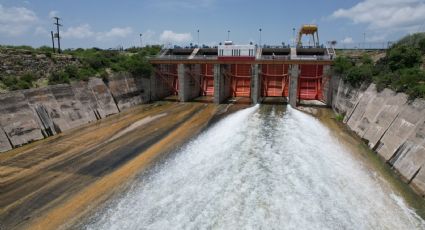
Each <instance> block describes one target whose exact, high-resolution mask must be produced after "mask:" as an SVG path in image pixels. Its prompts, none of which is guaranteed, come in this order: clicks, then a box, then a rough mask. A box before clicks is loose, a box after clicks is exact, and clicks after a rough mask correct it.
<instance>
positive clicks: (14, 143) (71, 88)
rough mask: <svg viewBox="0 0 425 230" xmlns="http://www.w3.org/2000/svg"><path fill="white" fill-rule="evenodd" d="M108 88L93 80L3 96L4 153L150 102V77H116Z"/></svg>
mask: <svg viewBox="0 0 425 230" xmlns="http://www.w3.org/2000/svg"><path fill="white" fill-rule="evenodd" d="M108 85H109V87H110V88H108V86H107V85H106V84H105V83H104V82H103V81H102V80H101V79H97V78H90V79H89V81H88V82H74V83H72V84H71V85H67V84H61V85H54V86H48V87H44V88H37V89H29V90H21V91H15V92H10V93H6V94H0V152H5V151H8V150H10V149H12V147H13V148H15V147H18V146H21V145H24V144H27V143H30V142H32V141H35V140H41V139H43V138H45V137H48V136H52V135H55V134H58V133H60V132H63V131H65V130H69V129H72V128H76V127H78V126H81V125H84V124H87V123H89V122H93V121H96V120H99V119H102V118H105V117H107V116H109V115H112V114H116V113H119V109H126V108H129V107H132V106H135V105H138V104H141V103H146V102H148V101H150V94H151V93H150V90H151V80H150V78H148V79H146V78H134V77H132V76H131V75H129V74H120V75H115V76H112V77H111V80H110V81H109V84H108ZM111 92H112V93H111ZM118 108H119V109H118Z"/></svg>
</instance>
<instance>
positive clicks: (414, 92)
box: [334, 33, 425, 99]
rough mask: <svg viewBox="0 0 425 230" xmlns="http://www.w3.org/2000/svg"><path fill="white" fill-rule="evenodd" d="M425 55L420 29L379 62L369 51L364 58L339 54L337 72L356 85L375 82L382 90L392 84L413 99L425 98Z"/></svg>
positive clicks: (389, 50)
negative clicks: (424, 67)
mask: <svg viewBox="0 0 425 230" xmlns="http://www.w3.org/2000/svg"><path fill="white" fill-rule="evenodd" d="M424 56H425V33H419V34H414V35H409V36H406V37H405V38H403V39H401V40H400V41H399V42H398V43H396V44H394V45H393V46H392V47H391V48H390V49H388V50H387V52H386V56H385V57H384V58H381V59H380V60H378V61H377V62H376V63H374V62H373V60H372V59H371V58H370V57H369V56H368V55H367V54H364V55H363V57H362V58H360V59H352V58H349V57H345V56H339V57H337V58H336V60H335V63H334V72H335V73H337V74H340V75H341V76H342V78H343V80H344V81H345V82H346V83H349V84H350V85H351V86H353V87H356V88H358V87H360V85H362V84H363V83H371V82H373V83H375V84H376V86H377V89H378V91H381V90H383V89H384V88H390V89H392V90H394V91H396V92H404V93H406V94H408V95H409V98H410V99H415V98H425V71H424V69H423V64H424V63H423V57H424Z"/></svg>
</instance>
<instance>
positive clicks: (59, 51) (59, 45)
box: [53, 17, 62, 53]
mask: <svg viewBox="0 0 425 230" xmlns="http://www.w3.org/2000/svg"><path fill="white" fill-rule="evenodd" d="M53 19H55V20H56V22H55V23H53V25H56V34H55V37H56V38H57V39H58V53H61V37H60V33H59V27H60V26H62V25H61V24H59V20H60V18H58V17H53Z"/></svg>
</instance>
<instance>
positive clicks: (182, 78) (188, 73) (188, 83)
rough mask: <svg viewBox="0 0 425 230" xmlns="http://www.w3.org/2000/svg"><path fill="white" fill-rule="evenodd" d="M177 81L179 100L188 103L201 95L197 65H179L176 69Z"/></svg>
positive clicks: (199, 71)
mask: <svg viewBox="0 0 425 230" xmlns="http://www.w3.org/2000/svg"><path fill="white" fill-rule="evenodd" d="M177 74H178V80H179V99H180V101H181V102H188V101H190V100H192V99H194V98H196V97H199V96H200V94H201V83H200V82H201V78H200V77H201V66H200V65H199V64H192V65H187V64H179V65H178V67H177Z"/></svg>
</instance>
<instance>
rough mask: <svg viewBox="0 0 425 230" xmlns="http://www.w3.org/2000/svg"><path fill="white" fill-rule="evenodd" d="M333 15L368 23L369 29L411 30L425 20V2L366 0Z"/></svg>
mask: <svg viewBox="0 0 425 230" xmlns="http://www.w3.org/2000/svg"><path fill="white" fill-rule="evenodd" d="M331 17H332V18H347V19H350V20H351V21H353V22H354V23H355V24H360V23H362V24H366V25H367V26H368V29H369V30H391V31H409V30H414V29H417V28H419V27H420V26H421V24H422V23H423V22H424V21H425V2H424V1H423V0H364V1H362V2H360V3H358V4H356V5H355V6H353V7H351V8H349V9H338V10H337V11H335V12H333V14H332V16H331ZM409 32H410V31H409Z"/></svg>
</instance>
